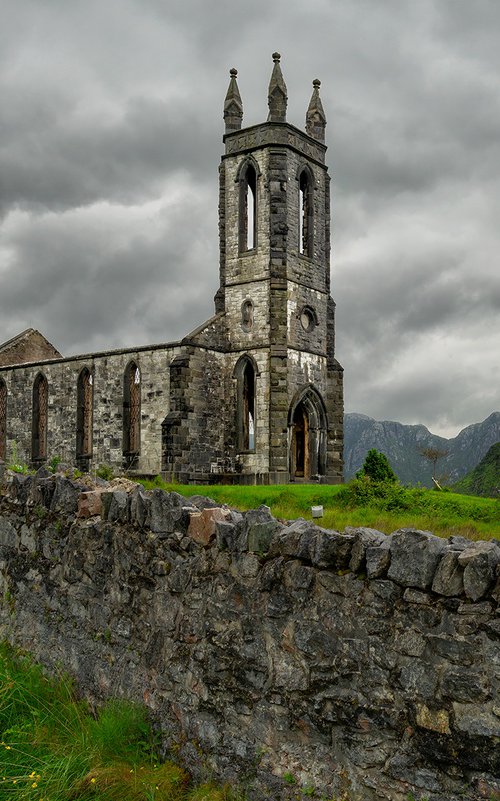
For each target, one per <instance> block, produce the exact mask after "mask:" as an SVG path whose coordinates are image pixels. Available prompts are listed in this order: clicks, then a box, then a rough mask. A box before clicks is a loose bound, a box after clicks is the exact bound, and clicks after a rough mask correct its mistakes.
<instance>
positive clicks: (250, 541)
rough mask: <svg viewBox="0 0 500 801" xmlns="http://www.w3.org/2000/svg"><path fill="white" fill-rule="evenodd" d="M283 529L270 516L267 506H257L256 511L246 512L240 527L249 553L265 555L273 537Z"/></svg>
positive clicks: (280, 524) (281, 525)
mask: <svg viewBox="0 0 500 801" xmlns="http://www.w3.org/2000/svg"><path fill="white" fill-rule="evenodd" d="M284 529H285V526H283V524H282V523H279V522H278V521H277V520H276V519H275V518H274V517H273V516H272V514H271V512H270V509H269V507H268V506H263V505H262V506H259V508H258V509H254V510H251V511H249V512H247V513H246V514H245V516H244V521H243V525H242V534H243V537H244V538H245V537H246V545H247V549H248V550H249V551H252V552H255V553H267V552H268V551H269V549H270V546H271V542H272V541H273V537H275V536H276V535H278V536H279V533H280V532H281V531H282V530H284Z"/></svg>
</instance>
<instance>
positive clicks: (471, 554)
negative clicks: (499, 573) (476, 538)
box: [458, 543, 497, 601]
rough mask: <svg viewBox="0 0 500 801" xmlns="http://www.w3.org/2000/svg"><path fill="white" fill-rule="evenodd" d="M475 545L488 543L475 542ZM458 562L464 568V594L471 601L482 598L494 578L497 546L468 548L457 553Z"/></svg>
mask: <svg viewBox="0 0 500 801" xmlns="http://www.w3.org/2000/svg"><path fill="white" fill-rule="evenodd" d="M477 545H478V546H479V545H481V546H483V545H485V546H487V545H489V543H477ZM458 559H459V562H460V564H462V565H465V569H464V590H465V594H466V596H467V597H468V598H470V599H471V600H472V601H479V600H480V599H481V598H483V597H484V596H485V595H486V593H487V592H488V590H489V589H490V587H491V586H492V584H493V581H494V579H495V570H496V565H497V548H496V546H493V547H491V548H483V547H476V548H468V549H467V550H466V551H463V553H461V554H459V557H458Z"/></svg>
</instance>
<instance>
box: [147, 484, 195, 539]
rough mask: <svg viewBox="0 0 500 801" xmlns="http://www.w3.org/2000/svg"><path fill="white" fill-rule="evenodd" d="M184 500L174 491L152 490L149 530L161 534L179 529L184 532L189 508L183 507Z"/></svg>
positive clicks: (187, 521)
mask: <svg viewBox="0 0 500 801" xmlns="http://www.w3.org/2000/svg"><path fill="white" fill-rule="evenodd" d="M185 502H186V501H185V499H184V498H183V497H182V495H178V494H177V493H176V492H164V491H163V490H160V489H155V490H153V491H152V492H151V507H150V517H149V527H150V529H151V531H155V532H157V533H163V534H172V533H173V532H174V531H181V532H182V533H183V534H185V533H186V532H187V530H188V526H189V510H188V508H187V507H184V504H185ZM183 507H184V508H183ZM193 511H194V510H193Z"/></svg>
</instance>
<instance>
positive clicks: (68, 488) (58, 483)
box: [50, 475, 86, 515]
mask: <svg viewBox="0 0 500 801" xmlns="http://www.w3.org/2000/svg"><path fill="white" fill-rule="evenodd" d="M85 489H86V488H85V487H83V486H81V485H79V484H75V483H74V482H73V481H70V480H69V478H65V477H64V476H59V475H58V476H56V478H55V487H54V494H53V496H52V501H51V504H50V510H51V512H60V513H61V512H62V513H63V514H67V515H74V514H76V512H77V510H78V497H79V495H80V493H81V492H82V490H85Z"/></svg>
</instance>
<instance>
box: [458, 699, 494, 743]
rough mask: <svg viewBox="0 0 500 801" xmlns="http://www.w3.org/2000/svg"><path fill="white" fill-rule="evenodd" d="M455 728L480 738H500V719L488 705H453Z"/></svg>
mask: <svg viewBox="0 0 500 801" xmlns="http://www.w3.org/2000/svg"><path fill="white" fill-rule="evenodd" d="M453 712H454V715H455V727H456V728H457V729H458V730H459V731H461V732H464V733H465V734H469V735H473V736H474V735H479V736H480V737H500V718H498V717H497V716H496V715H494V714H493V712H492V710H491V707H490V706H489V705H486V704H482V705H481V706H477V705H476V704H460V703H453Z"/></svg>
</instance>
